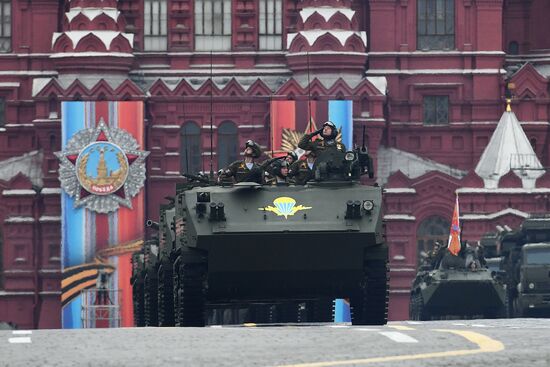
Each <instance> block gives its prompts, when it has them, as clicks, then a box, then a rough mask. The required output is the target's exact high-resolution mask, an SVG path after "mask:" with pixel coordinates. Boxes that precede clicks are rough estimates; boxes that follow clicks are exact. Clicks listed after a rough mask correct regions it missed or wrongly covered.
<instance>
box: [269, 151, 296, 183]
mask: <svg viewBox="0 0 550 367" xmlns="http://www.w3.org/2000/svg"><path fill="white" fill-rule="evenodd" d="M283 159H284V161H285V162H287V163H288V167H290V165H291V164H292V163H294V162H295V161H296V160H298V155H297V154H296V153H295V152H293V151H290V152H287V153H286V156H282V157H278V158H272V159H269V160H267V161H265V162H264V163H262V166H264V165H265V168H264V170H265V173H264V180H265V183H266V184H270V183H272V182H274V181H276V177H275V168H277V167H278V165H279V163H280V160H283Z"/></svg>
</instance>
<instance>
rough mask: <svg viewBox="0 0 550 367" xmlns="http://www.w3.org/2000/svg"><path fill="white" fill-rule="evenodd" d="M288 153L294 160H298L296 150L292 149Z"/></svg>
mask: <svg viewBox="0 0 550 367" xmlns="http://www.w3.org/2000/svg"><path fill="white" fill-rule="evenodd" d="M286 155H287V156H289V157H292V161H293V162H296V161H297V160H298V154H296V152H294V151H292V150H291V151H290V152H288V153H287V154H286Z"/></svg>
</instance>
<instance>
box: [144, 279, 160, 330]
mask: <svg viewBox="0 0 550 367" xmlns="http://www.w3.org/2000/svg"><path fill="white" fill-rule="evenodd" d="M157 287H158V281H157V279H156V277H152V276H150V275H149V274H145V279H144V280H143V305H144V306H143V307H144V313H145V326H158V299H157V291H158V290H157Z"/></svg>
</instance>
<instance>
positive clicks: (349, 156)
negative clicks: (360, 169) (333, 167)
mask: <svg viewBox="0 0 550 367" xmlns="http://www.w3.org/2000/svg"><path fill="white" fill-rule="evenodd" d="M344 159H345V160H346V161H348V162H351V161H353V160H354V159H355V153H354V152H347V153H346V155H345V157H344Z"/></svg>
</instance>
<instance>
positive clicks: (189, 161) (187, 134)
mask: <svg viewBox="0 0 550 367" xmlns="http://www.w3.org/2000/svg"><path fill="white" fill-rule="evenodd" d="M180 135H181V139H180V167H181V171H182V172H185V173H190V174H193V175H194V174H196V173H197V172H199V171H201V170H202V165H201V163H202V162H201V129H200V127H199V126H198V125H197V124H196V123H195V122H193V121H187V122H186V123H185V124H184V125H183V126H182V128H181V132H180Z"/></svg>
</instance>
